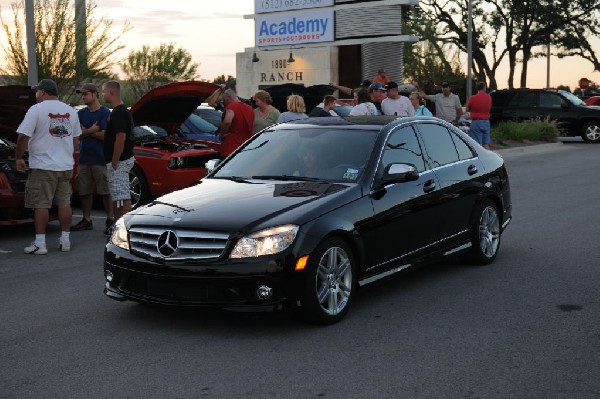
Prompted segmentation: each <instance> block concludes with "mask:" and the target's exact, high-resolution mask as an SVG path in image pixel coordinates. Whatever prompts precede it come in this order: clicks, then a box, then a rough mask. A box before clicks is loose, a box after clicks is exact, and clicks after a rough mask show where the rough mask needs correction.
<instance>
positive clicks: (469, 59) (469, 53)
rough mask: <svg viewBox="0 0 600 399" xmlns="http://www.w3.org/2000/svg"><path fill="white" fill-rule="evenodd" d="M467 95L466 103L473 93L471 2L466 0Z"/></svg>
mask: <svg viewBox="0 0 600 399" xmlns="http://www.w3.org/2000/svg"><path fill="white" fill-rule="evenodd" d="M467 14H468V17H467V95H466V101H469V97H471V93H472V92H473V87H472V86H473V83H472V79H471V71H472V70H473V2H472V0H468V5H467Z"/></svg>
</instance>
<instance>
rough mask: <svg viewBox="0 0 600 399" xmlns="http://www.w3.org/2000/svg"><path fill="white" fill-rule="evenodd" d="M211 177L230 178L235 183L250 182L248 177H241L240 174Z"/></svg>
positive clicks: (214, 177)
mask: <svg viewBox="0 0 600 399" xmlns="http://www.w3.org/2000/svg"><path fill="white" fill-rule="evenodd" d="M212 178H213V179H224V180H231V181H234V182H236V183H251V182H249V181H248V179H249V177H241V176H213V177H212Z"/></svg>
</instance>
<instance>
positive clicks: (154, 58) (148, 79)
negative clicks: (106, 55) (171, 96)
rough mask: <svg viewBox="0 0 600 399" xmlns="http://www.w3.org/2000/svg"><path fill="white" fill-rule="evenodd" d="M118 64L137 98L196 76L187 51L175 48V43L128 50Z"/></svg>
mask: <svg viewBox="0 0 600 399" xmlns="http://www.w3.org/2000/svg"><path fill="white" fill-rule="evenodd" d="M120 66H121V70H122V71H123V73H124V74H125V76H126V79H127V80H128V86H129V88H130V89H131V91H132V94H133V96H134V97H135V98H136V99H139V98H140V97H142V96H143V95H144V94H145V93H147V92H148V91H149V90H151V89H153V88H155V87H158V86H161V85H163V84H166V83H170V82H178V81H184V80H192V79H195V78H196V77H197V72H198V64H197V63H193V62H192V56H191V55H190V53H188V52H187V51H186V50H184V49H182V48H175V44H174V43H161V44H160V45H159V46H158V47H156V48H150V46H148V45H144V46H142V49H141V50H138V51H132V52H130V53H129V56H128V57H127V59H126V60H125V61H123V62H122V63H121V64H120Z"/></svg>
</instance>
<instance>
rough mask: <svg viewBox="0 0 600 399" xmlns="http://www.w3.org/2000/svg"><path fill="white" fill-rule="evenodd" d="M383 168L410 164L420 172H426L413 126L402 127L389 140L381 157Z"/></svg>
mask: <svg viewBox="0 0 600 399" xmlns="http://www.w3.org/2000/svg"><path fill="white" fill-rule="evenodd" d="M381 162H382V167H385V166H386V165H389V164H391V163H410V164H413V165H415V167H416V168H417V170H418V171H419V172H423V171H424V170H425V161H424V160H423V153H422V151H421V146H420V144H419V140H418V139H417V135H416V134H415V131H414V128H413V127H412V126H405V127H402V128H400V129H398V130H396V131H395V132H393V133H392V134H390V137H389V138H388V141H387V143H386V145H385V148H384V149H383V156H382V157H381Z"/></svg>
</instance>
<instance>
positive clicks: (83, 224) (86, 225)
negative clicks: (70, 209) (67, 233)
mask: <svg viewBox="0 0 600 399" xmlns="http://www.w3.org/2000/svg"><path fill="white" fill-rule="evenodd" d="M93 228H94V224H93V223H92V221H91V220H86V219H85V218H83V219H81V220H80V221H79V223H77V224H75V225H73V226H71V231H81V230H92V229H93Z"/></svg>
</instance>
